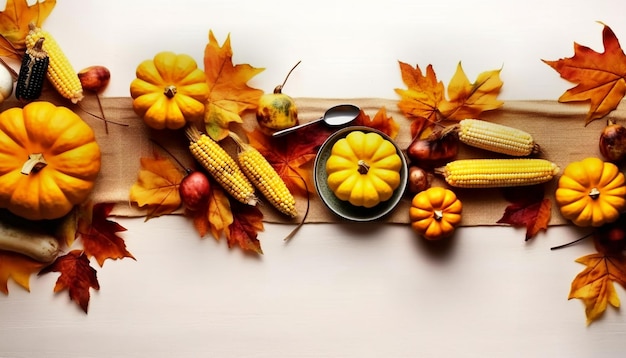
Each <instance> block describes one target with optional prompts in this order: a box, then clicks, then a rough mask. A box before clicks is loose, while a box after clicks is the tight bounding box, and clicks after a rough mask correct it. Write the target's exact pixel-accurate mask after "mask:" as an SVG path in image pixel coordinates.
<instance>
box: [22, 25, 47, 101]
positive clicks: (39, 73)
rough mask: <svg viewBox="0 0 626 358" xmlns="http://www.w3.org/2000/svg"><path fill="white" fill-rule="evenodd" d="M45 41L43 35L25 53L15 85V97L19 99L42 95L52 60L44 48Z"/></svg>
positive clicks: (26, 99)
mask: <svg viewBox="0 0 626 358" xmlns="http://www.w3.org/2000/svg"><path fill="white" fill-rule="evenodd" d="M44 41H45V39H44V38H43V37H42V38H40V39H39V40H37V42H35V44H34V45H33V47H28V48H27V49H26V53H24V57H23V58H22V64H21V66H20V72H19V74H18V76H17V84H16V85H15V98H17V99H19V100H24V101H32V100H35V99H37V98H39V97H40V96H41V90H42V88H43V81H44V80H45V78H46V73H47V71H48V64H49V62H50V58H48V53H47V52H46V51H45V50H44V49H43V42H44Z"/></svg>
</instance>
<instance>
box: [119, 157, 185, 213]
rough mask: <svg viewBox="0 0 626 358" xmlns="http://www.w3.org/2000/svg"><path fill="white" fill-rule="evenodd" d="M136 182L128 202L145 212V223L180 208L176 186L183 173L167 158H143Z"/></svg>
mask: <svg viewBox="0 0 626 358" xmlns="http://www.w3.org/2000/svg"><path fill="white" fill-rule="evenodd" d="M140 160H141V169H140V170H139V174H138V177H137V181H136V182H135V183H134V184H133V186H132V187H131V189H130V201H131V202H133V203H136V204H137V205H138V206H139V207H140V208H145V209H146V210H147V214H146V221H147V220H149V219H151V218H153V217H157V216H161V215H166V214H171V213H172V212H174V211H175V210H176V209H178V208H179V207H180V206H181V200H180V194H179V192H178V185H179V184H180V182H181V181H182V180H183V177H184V175H185V173H184V171H182V170H181V169H179V167H177V166H176V163H174V162H173V161H172V160H170V159H169V158H165V157H160V156H159V155H157V154H155V156H154V157H153V158H149V157H143V158H141V159H140Z"/></svg>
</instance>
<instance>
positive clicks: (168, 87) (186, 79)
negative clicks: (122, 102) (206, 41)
mask: <svg viewBox="0 0 626 358" xmlns="http://www.w3.org/2000/svg"><path fill="white" fill-rule="evenodd" d="M136 76H137V78H135V79H134V80H133V81H132V82H131V84H130V95H131V97H132V98H133V109H134V110H135V113H137V115H139V116H140V117H141V118H142V119H143V121H144V122H145V123H146V124H147V125H148V126H149V127H151V128H154V129H165V128H168V129H179V128H182V127H183V126H184V125H185V124H186V123H187V122H189V121H193V120H195V119H198V118H202V117H203V116H204V108H205V103H206V101H207V99H208V97H209V86H208V85H207V83H206V76H205V74H204V71H202V70H201V69H199V68H198V65H197V63H196V61H195V60H194V59H193V58H192V57H191V56H189V55H186V54H175V53H173V52H168V51H164V52H160V53H158V54H157V55H156V56H154V58H153V59H152V60H145V61H143V62H142V63H140V64H139V66H137V70H136Z"/></svg>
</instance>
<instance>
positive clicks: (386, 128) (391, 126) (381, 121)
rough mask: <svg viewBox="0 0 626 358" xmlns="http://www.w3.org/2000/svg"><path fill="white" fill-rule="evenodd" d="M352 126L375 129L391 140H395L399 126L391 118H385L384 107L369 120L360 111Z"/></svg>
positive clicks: (385, 110)
mask: <svg viewBox="0 0 626 358" xmlns="http://www.w3.org/2000/svg"><path fill="white" fill-rule="evenodd" d="M354 125H357V126H366V127H370V128H374V129H377V130H379V131H381V132H383V133H385V134H386V135H388V136H389V137H390V138H391V139H395V138H396V137H397V136H398V132H399V130H400V125H399V124H398V123H397V122H396V121H395V120H394V119H393V117H389V116H387V109H386V108H385V107H382V108H380V109H379V110H378V112H376V114H375V115H374V118H370V116H368V115H367V114H365V112H364V111H361V113H359V115H358V117H357V118H356V120H355V121H354Z"/></svg>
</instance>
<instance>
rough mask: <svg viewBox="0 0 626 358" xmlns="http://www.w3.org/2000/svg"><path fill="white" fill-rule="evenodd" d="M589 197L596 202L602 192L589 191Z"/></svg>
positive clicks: (594, 189) (596, 190)
mask: <svg viewBox="0 0 626 358" xmlns="http://www.w3.org/2000/svg"><path fill="white" fill-rule="evenodd" d="M589 197H590V198H591V199H593V200H596V199H597V198H598V197H600V190H598V188H593V189H591V191H589Z"/></svg>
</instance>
